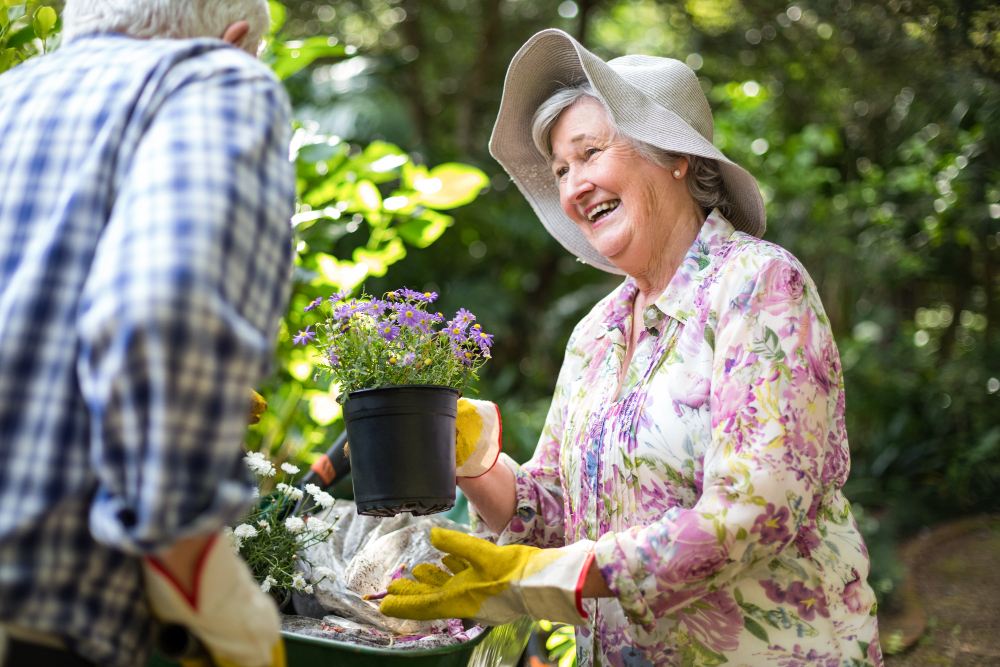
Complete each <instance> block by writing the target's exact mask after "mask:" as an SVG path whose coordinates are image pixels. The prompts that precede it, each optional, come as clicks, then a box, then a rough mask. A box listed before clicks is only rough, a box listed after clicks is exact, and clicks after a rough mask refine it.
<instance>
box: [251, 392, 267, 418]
mask: <svg viewBox="0 0 1000 667" xmlns="http://www.w3.org/2000/svg"><path fill="white" fill-rule="evenodd" d="M266 410H267V401H265V400H264V397H263V396H261V395H260V394H258V393H257V392H255V391H254V390H253V389H251V390H250V410H249V411H248V412H247V423H248V424H256V423H258V422H259V421H260V416H261V415H262V414H264V411H266Z"/></svg>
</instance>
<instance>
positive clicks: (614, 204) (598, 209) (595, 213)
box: [587, 199, 622, 222]
mask: <svg viewBox="0 0 1000 667" xmlns="http://www.w3.org/2000/svg"><path fill="white" fill-rule="evenodd" d="M621 203H622V201H621V200H620V199H612V200H611V201H606V202H604V203H603V204H598V205H597V206H595V207H594V208H593V209H591V211H590V213H588V214H587V217H588V218H589V219H590V221H591V222H595V221H596V220H598V219H599V218H603V217H604V216H606V215H607V214H608V213H611V211H613V210H615V209H616V208H618V205H619V204H621Z"/></svg>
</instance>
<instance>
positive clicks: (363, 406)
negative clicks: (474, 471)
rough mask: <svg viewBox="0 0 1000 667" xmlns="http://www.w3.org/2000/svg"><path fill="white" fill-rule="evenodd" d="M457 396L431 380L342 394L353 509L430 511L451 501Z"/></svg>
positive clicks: (441, 509) (442, 509)
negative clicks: (344, 399) (435, 384)
mask: <svg viewBox="0 0 1000 667" xmlns="http://www.w3.org/2000/svg"><path fill="white" fill-rule="evenodd" d="M460 395H461V393H460V392H459V391H458V390H457V389H453V388H451V387H439V386H431V385H407V386H395V387H379V388H377V389H361V390H359V391H352V392H351V393H350V394H348V395H347V400H346V401H345V402H344V423H345V425H346V426H347V442H348V447H349V455H350V459H351V477H352V479H353V482H354V501H355V502H356V503H357V506H358V514H367V515H369V516H395V515H396V514H399V513H400V512H411V513H413V514H415V515H424V514H435V513H437V512H445V511H447V510H449V509H451V508H452V507H453V506H454V505H455V417H456V415H457V414H458V398H459V396H460Z"/></svg>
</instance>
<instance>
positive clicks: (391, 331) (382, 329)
mask: <svg viewBox="0 0 1000 667" xmlns="http://www.w3.org/2000/svg"><path fill="white" fill-rule="evenodd" d="M378 334H379V335H380V336H382V338H384V339H385V340H386V341H388V342H390V343H391V342H392V341H394V340H396V336H398V335H399V327H398V326H396V325H395V324H394V323H393V321H392V320H382V321H381V322H379V323H378Z"/></svg>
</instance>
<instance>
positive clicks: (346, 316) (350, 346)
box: [293, 287, 493, 402]
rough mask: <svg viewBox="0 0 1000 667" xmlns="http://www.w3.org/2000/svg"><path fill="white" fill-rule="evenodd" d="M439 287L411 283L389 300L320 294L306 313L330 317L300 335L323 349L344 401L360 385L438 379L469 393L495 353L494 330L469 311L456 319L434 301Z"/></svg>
mask: <svg viewBox="0 0 1000 667" xmlns="http://www.w3.org/2000/svg"><path fill="white" fill-rule="evenodd" d="M437 297H438V295H437V293H436V292H417V291H415V290H411V289H409V288H406V287H404V288H403V289H400V290H396V291H394V292H389V293H388V294H386V295H385V296H384V297H383V298H382V299H377V298H369V297H367V296H365V295H362V296H361V297H359V298H350V294H345V293H342V292H340V293H337V294H333V295H332V296H330V297H329V298H328V299H322V298H317V299H316V300H314V301H312V302H310V303H309V304H308V305H307V306H306V307H305V308H304V310H305V311H306V312H310V311H313V310H317V309H318V310H319V311H320V312H321V313H322V317H323V319H321V320H320V321H319V322H317V323H316V324H315V326H316V330H315V331H314V330H313V329H312V327H313V326H314V325H313V324H309V325H308V326H306V328H305V329H304V330H302V331H299V333H298V335H297V336H295V337H294V338H293V340H294V342H295V343H296V344H297V345H305V344H306V343H313V344H315V345H316V346H317V347H319V348H320V350H322V353H323V356H322V360H321V363H320V364H319V367H320V368H322V369H323V371H324V372H325V373H326V374H327V375H329V376H330V377H332V379H333V380H334V381H335V382H337V383H339V384H340V388H341V394H340V397H339V399H338V400H340V402H343V401H344V400H346V397H347V394H348V393H350V392H352V391H356V390H358V389H372V388H375V387H386V386H392V385H407V384H430V385H441V386H449V387H455V388H456V389H459V390H462V389H464V388H465V386H466V385H467V384H468V383H469V382H470V381H471V380H473V379H474V378H476V377H477V376H476V372H477V371H478V370H479V368H480V367H481V366H482V365H483V364H484V363H485V362H486V360H487V359H489V358H490V347H492V345H493V335H492V334H488V333H486V332H485V331H483V328H482V326H481V325H479V324H478V323H476V316H475V315H473V314H472V313H470V312H469V311H468V310H466V309H465V308H461V309H459V311H458V312H457V313H456V314H455V317H453V318H452V319H451V320H448V321H445V318H444V315H442V314H441V313H436V312H430V311H429V310H428V306H429V305H430V304H432V303H434V301H435V300H437Z"/></svg>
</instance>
